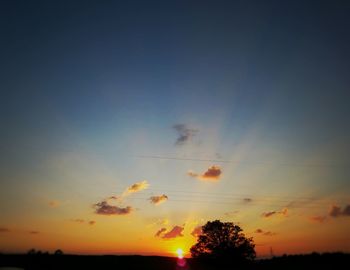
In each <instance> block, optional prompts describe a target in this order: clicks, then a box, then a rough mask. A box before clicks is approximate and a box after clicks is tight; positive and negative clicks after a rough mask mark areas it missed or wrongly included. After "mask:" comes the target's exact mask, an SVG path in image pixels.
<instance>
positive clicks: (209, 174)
mask: <svg viewBox="0 0 350 270" xmlns="http://www.w3.org/2000/svg"><path fill="white" fill-rule="evenodd" d="M221 174H222V171H221V167H220V166H216V165H213V166H210V167H209V168H208V169H207V170H206V171H205V172H204V173H203V174H198V173H195V172H193V171H189V172H188V173H187V175H188V176H190V177H194V178H197V179H199V180H214V181H216V180H219V178H220V176H221Z"/></svg>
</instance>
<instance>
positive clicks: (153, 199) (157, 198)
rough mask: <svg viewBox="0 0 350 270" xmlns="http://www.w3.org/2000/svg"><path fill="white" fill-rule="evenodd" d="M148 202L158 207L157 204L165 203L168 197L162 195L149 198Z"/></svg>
mask: <svg viewBox="0 0 350 270" xmlns="http://www.w3.org/2000/svg"><path fill="white" fill-rule="evenodd" d="M149 200H150V202H151V203H153V204H155V205H158V204H161V203H163V202H165V201H167V200H168V196H167V195H165V194H163V195H159V196H151V197H150V198H149Z"/></svg>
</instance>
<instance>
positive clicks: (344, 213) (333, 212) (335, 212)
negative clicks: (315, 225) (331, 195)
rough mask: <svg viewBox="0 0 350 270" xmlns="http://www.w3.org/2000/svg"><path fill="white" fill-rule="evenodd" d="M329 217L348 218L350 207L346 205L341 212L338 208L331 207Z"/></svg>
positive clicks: (335, 206)
mask: <svg viewBox="0 0 350 270" xmlns="http://www.w3.org/2000/svg"><path fill="white" fill-rule="evenodd" d="M328 214H329V215H330V216H331V217H334V218H336V217H340V216H350V205H349V204H348V205H346V206H345V207H344V209H343V210H342V209H341V207H340V206H337V205H332V206H331V209H330V210H329V213H328Z"/></svg>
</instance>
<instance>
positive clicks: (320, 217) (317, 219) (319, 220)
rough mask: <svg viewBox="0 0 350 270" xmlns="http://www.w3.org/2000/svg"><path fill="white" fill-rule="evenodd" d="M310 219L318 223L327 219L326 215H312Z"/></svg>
mask: <svg viewBox="0 0 350 270" xmlns="http://www.w3.org/2000/svg"><path fill="white" fill-rule="evenodd" d="M310 220H311V221H314V222H318V223H323V222H325V221H326V220H327V217H326V216H313V217H310Z"/></svg>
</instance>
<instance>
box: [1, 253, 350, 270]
mask: <svg viewBox="0 0 350 270" xmlns="http://www.w3.org/2000/svg"><path fill="white" fill-rule="evenodd" d="M178 264H179V261H178V259H177V258H170V257H157V256H77V255H48V254H40V255H38V254H33V255H4V254H2V255H0V269H1V267H20V268H24V269H26V270H44V269H45V270H58V269H74V270H76V269H123V270H133V269H142V270H148V269H149V270H158V269H183V270H190V269H192V270H211V269H213V270H214V269H247V270H250V269H251V270H255V269H257V270H267V269H269V270H270V269H272V270H274V269H283V270H289V269H290V270H292V269H293V270H301V269H308V270H311V269H317V270H319V269H334V270H338V269H350V254H343V253H325V254H317V253H313V254H309V255H293V256H282V257H275V258H272V259H266V260H255V261H254V262H252V263H250V264H246V265H237V264H235V263H231V264H229V263H224V262H222V261H219V260H212V261H199V260H194V259H186V265H185V266H180V265H178Z"/></svg>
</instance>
